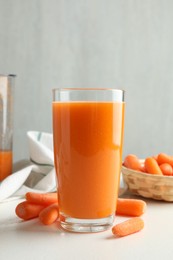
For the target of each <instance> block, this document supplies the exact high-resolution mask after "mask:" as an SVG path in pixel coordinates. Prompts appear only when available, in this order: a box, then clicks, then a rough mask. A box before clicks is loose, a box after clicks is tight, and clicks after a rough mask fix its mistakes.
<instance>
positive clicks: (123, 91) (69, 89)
mask: <svg viewBox="0 0 173 260" xmlns="http://www.w3.org/2000/svg"><path fill="white" fill-rule="evenodd" d="M88 90H89V91H111V92H114V91H118V92H122V93H123V94H124V93H125V90H124V89H119V88H82V87H81V88H53V89H52V91H53V92H55V91H59V92H63V91H64V92H66V91H88Z"/></svg>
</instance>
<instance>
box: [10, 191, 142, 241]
mask: <svg viewBox="0 0 173 260" xmlns="http://www.w3.org/2000/svg"><path fill="white" fill-rule="evenodd" d="M145 210H146V203H145V202H144V201H143V200H139V199H120V198H118V200H117V207H116V215H121V216H130V217H132V218H130V219H129V220H127V221H125V222H122V223H120V224H117V225H115V226H114V227H113V228H112V232H113V234H114V235H116V236H119V237H121V236H127V235H130V234H132V233H135V232H137V231H140V230H141V229H142V228H143V227H144V222H143V220H142V219H141V218H140V216H141V215H142V214H143V213H144V212H145ZM15 212H16V215H17V216H18V217H19V218H21V219H23V220H30V219H33V218H37V217H38V218H39V220H40V222H41V223H42V224H44V225H51V224H53V223H54V222H56V221H57V220H58V218H59V208H58V199H57V193H34V192H27V193H26V195H25V201H23V202H21V203H19V204H18V205H17V206H16V209H15Z"/></svg>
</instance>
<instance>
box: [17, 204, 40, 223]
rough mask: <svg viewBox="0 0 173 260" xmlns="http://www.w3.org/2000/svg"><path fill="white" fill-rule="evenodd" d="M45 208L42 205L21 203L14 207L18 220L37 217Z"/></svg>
mask: <svg viewBox="0 0 173 260" xmlns="http://www.w3.org/2000/svg"><path fill="white" fill-rule="evenodd" d="M44 208H45V206H43V205H37V204H32V203H30V202H28V201H23V202H21V203H19V204H18V205H17V206H16V209H15V212H16V215H17V216H18V217H19V218H22V219H23V220H29V219H32V218H36V217H38V215H39V213H40V212H41V211H42V210H43V209H44Z"/></svg>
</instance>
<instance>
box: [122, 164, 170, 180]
mask: <svg viewBox="0 0 173 260" xmlns="http://www.w3.org/2000/svg"><path fill="white" fill-rule="evenodd" d="M122 169H125V172H124V171H123V174H126V175H128V174H133V175H138V176H142V177H146V178H151V177H152V178H156V179H162V180H163V179H165V180H166V179H167V180H169V179H173V176H166V175H158V174H151V173H148V172H139V171H136V170H132V169H129V168H127V167H125V166H122Z"/></svg>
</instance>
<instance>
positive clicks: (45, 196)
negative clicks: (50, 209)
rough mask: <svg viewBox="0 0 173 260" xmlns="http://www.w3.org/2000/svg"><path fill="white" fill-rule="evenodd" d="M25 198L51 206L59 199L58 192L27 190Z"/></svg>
mask: <svg viewBox="0 0 173 260" xmlns="http://www.w3.org/2000/svg"><path fill="white" fill-rule="evenodd" d="M25 198H26V200H27V201H28V202H31V203H35V204H40V205H44V206H49V205H50V204H53V203H55V202H57V201H58V196H57V193H56V192H53V193H36V192H27V193H26V194H25Z"/></svg>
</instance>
